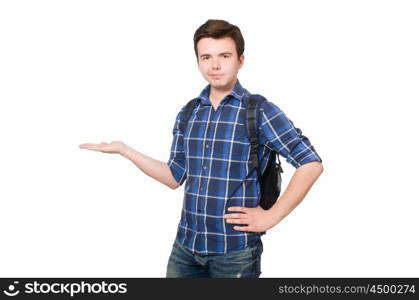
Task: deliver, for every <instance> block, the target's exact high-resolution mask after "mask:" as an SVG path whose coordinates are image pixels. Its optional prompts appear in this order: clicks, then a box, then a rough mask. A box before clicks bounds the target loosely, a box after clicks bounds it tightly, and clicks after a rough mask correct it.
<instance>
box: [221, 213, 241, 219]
mask: <svg viewBox="0 0 419 300" xmlns="http://www.w3.org/2000/svg"><path fill="white" fill-rule="evenodd" d="M243 216H244V214H226V215H224V218H226V219H238V218H241V217H243Z"/></svg>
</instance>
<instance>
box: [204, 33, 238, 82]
mask: <svg viewBox="0 0 419 300" xmlns="http://www.w3.org/2000/svg"><path fill="white" fill-rule="evenodd" d="M197 52H198V68H199V71H201V73H202V75H203V76H204V78H205V80H207V81H208V82H209V83H210V84H211V87H214V88H216V89H221V90H223V89H230V88H231V86H232V84H234V83H235V81H236V79H237V73H238V71H239V69H240V68H241V67H242V65H243V63H244V55H241V56H240V60H239V59H238V58H237V52H236V44H235V43H234V41H233V39H232V38H230V37H225V38H220V39H213V38H202V39H200V40H199V42H198V44H197Z"/></svg>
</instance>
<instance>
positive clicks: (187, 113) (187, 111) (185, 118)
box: [179, 98, 198, 132]
mask: <svg viewBox="0 0 419 300" xmlns="http://www.w3.org/2000/svg"><path fill="white" fill-rule="evenodd" d="M197 102H198V99H197V98H194V99H192V100H190V101H189V102H188V103H187V104H186V105H185V108H184V110H183V112H182V116H181V119H180V123H179V129H180V131H181V132H183V131H184V130H185V128H186V126H187V125H188V122H189V118H190V117H191V115H192V111H193V110H194V108H195V106H196V104H197Z"/></svg>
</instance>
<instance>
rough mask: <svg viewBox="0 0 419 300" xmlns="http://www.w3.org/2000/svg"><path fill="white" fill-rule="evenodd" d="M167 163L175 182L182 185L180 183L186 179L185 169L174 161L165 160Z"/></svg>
mask: <svg viewBox="0 0 419 300" xmlns="http://www.w3.org/2000/svg"><path fill="white" fill-rule="evenodd" d="M167 165H168V166H169V168H170V171H171V172H172V175H173V178H175V180H176V182H177V183H178V184H179V185H182V183H183V182H184V181H185V179H186V170H185V168H183V167H182V166H180V165H179V164H178V163H177V162H176V161H174V160H169V161H168V162H167Z"/></svg>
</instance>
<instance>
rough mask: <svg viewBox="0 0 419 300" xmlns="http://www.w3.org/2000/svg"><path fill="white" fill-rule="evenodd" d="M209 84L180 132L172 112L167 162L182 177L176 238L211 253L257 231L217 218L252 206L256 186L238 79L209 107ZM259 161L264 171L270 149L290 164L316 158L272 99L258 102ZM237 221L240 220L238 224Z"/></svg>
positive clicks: (243, 242) (242, 242)
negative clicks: (231, 211)
mask: <svg viewBox="0 0 419 300" xmlns="http://www.w3.org/2000/svg"><path fill="white" fill-rule="evenodd" d="M209 92H210V85H207V87H206V88H205V89H204V90H203V91H202V92H201V94H200V95H199V97H198V105H197V106H196V107H195V109H194V111H193V112H192V115H191V118H190V119H189V124H188V125H187V127H186V129H185V132H183V133H182V132H180V130H179V127H178V126H179V121H180V119H181V115H182V112H183V110H184V109H185V106H186V105H185V106H183V107H182V109H181V111H180V112H179V113H178V115H177V117H176V121H175V125H174V128H173V142H172V147H171V152H170V159H169V161H168V162H167V164H168V166H169V167H170V170H171V172H172V174H173V177H174V178H175V179H176V181H177V182H178V183H179V184H183V182H184V181H185V180H186V183H185V188H184V198H183V209H182V212H181V218H180V222H179V224H178V231H177V235H176V239H177V240H178V241H179V242H180V243H181V244H183V245H184V246H185V247H187V248H188V249H190V250H191V251H192V252H193V253H194V254H197V255H217V254H225V253H227V252H230V251H234V250H239V249H243V248H244V247H246V246H247V245H251V244H253V243H255V242H256V241H257V240H258V239H259V238H260V236H261V233H257V232H244V231H238V230H234V229H233V227H234V226H237V225H236V224H231V223H227V222H226V220H225V219H224V218H223V216H224V214H227V213H229V212H228V211H227V209H228V207H230V206H246V207H256V206H258V203H259V199H260V187H259V182H258V180H257V171H256V169H255V168H253V167H252V162H251V159H250V141H249V139H248V137H247V134H246V132H245V127H244V123H245V121H246V116H245V107H244V104H243V101H242V98H243V95H244V94H249V92H248V91H247V90H246V89H244V88H243V87H242V86H241V84H240V82H239V80H237V81H236V84H235V86H234V88H233V90H232V91H231V92H230V94H229V95H227V96H226V97H224V98H223V99H222V101H221V102H220V104H219V106H218V107H217V110H214V108H213V106H212V105H211V102H210V100H209ZM260 109H261V114H260V120H259V121H258V124H259V126H258V128H259V130H258V131H259V133H258V137H259V143H260V146H259V150H258V152H259V161H260V167H261V170H262V172H263V171H264V170H265V168H266V166H267V163H268V158H269V152H270V151H272V150H274V151H276V152H277V153H279V154H280V155H281V156H283V157H284V158H286V161H287V162H288V163H290V164H291V165H293V166H294V167H295V168H298V167H300V166H301V165H303V164H305V163H308V162H311V161H319V162H322V160H321V158H320V156H319V155H318V154H317V153H316V151H315V149H314V147H313V146H312V145H311V143H310V141H309V140H308V138H307V137H305V136H303V135H302V134H301V130H300V129H299V128H296V127H294V124H293V123H292V122H291V120H289V119H288V118H287V117H286V115H285V114H284V112H283V111H281V110H280V109H279V107H278V106H276V105H275V104H274V103H272V102H270V101H265V102H263V103H262V104H261V107H260ZM239 226H240V225H239Z"/></svg>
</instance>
